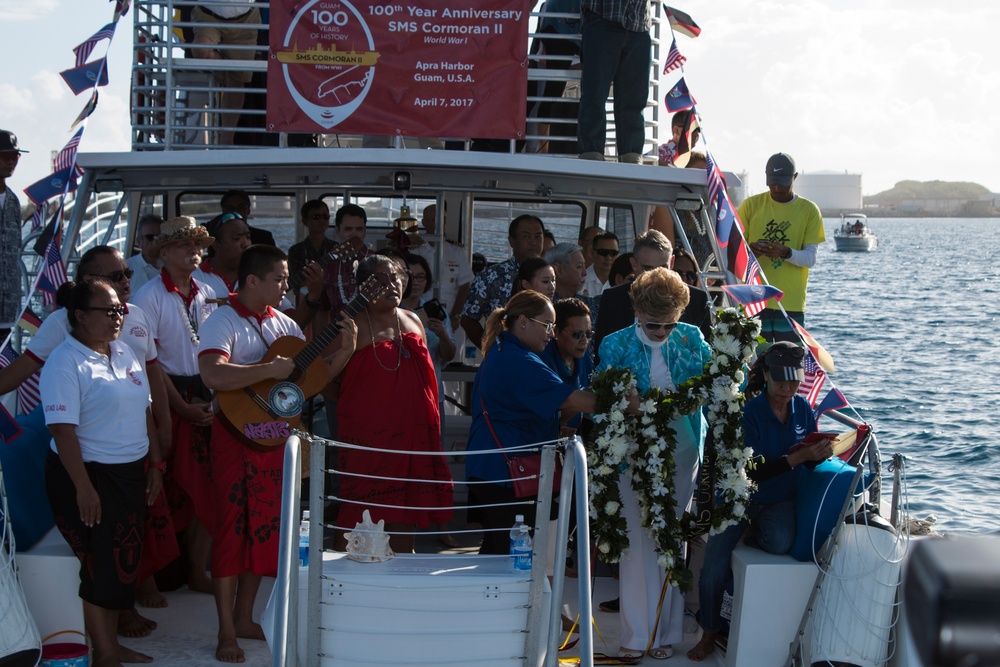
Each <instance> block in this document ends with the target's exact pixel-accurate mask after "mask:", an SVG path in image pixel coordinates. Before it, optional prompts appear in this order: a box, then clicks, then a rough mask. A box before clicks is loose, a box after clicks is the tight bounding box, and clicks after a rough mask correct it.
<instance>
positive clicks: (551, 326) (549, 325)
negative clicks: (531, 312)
mask: <svg viewBox="0 0 1000 667" xmlns="http://www.w3.org/2000/svg"><path fill="white" fill-rule="evenodd" d="M528 319H529V320H531V321H532V322H536V323H538V324H541V325H542V326H543V327H545V333H547V334H549V335H552V332H554V331H555V330H556V323H555V322H545V321H543V320H536V319H535V318H534V317H529V318H528Z"/></svg>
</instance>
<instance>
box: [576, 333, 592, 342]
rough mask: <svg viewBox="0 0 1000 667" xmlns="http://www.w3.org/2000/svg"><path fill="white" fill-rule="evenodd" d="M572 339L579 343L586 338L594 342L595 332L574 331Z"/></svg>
mask: <svg viewBox="0 0 1000 667" xmlns="http://www.w3.org/2000/svg"><path fill="white" fill-rule="evenodd" d="M570 338H572V339H573V340H577V341H579V340H583V339H584V338H586V339H587V340H592V339H593V338H594V332H593V331H574V332H573V333H571V334H570Z"/></svg>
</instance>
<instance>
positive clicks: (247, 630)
mask: <svg viewBox="0 0 1000 667" xmlns="http://www.w3.org/2000/svg"><path fill="white" fill-rule="evenodd" d="M236 636H237V637H240V638H242V639H260V640H262V641H263V640H264V629H263V628H262V627H260V623H254V622H253V621H250V622H249V623H242V622H240V621H236Z"/></svg>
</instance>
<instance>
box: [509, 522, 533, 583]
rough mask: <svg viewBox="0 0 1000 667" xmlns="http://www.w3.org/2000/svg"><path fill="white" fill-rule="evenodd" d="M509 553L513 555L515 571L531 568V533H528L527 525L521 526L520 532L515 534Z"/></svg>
mask: <svg viewBox="0 0 1000 667" xmlns="http://www.w3.org/2000/svg"><path fill="white" fill-rule="evenodd" d="M511 555H512V556H513V557H514V558H513V560H514V571H515V572H528V571H530V570H531V535H530V534H529V533H528V527H527V526H525V525H522V526H521V532H519V533H518V534H517V539H516V540H514V549H513V553H512V554H511Z"/></svg>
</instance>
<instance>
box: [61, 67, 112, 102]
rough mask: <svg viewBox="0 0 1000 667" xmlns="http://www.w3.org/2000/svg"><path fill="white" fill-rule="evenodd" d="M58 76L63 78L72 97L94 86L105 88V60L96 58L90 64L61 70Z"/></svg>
mask: <svg viewBox="0 0 1000 667" xmlns="http://www.w3.org/2000/svg"><path fill="white" fill-rule="evenodd" d="M59 76H61V77H62V78H63V81H65V82H66V85H67V86H69V88H70V90H72V91H73V94H74V95H79V94H80V93H82V92H83V91H85V90H90V89H91V88H93V87H94V86H106V85H108V65H107V59H106V58H98V59H97V60H95V61H94V62H92V63H87V64H86V65H81V66H79V67H74V68H72V69H67V70H63V71H62V72H59Z"/></svg>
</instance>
